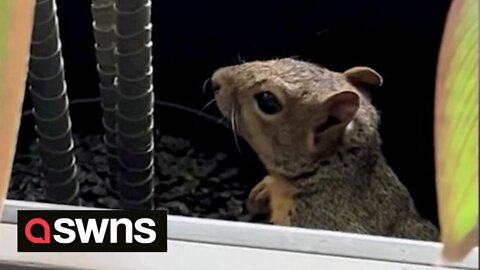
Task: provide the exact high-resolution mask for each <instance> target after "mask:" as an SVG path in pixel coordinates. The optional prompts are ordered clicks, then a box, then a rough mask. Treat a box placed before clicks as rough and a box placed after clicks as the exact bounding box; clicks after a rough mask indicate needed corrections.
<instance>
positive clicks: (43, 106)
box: [30, 89, 68, 119]
mask: <svg viewBox="0 0 480 270" xmlns="http://www.w3.org/2000/svg"><path fill="white" fill-rule="evenodd" d="M30 93H31V96H32V103H33V106H34V108H35V114H36V115H37V116H38V117H40V118H45V119H50V118H53V117H58V116H59V115H61V114H63V113H64V112H65V111H66V110H67V109H68V98H67V93H66V91H65V89H64V91H63V93H61V94H60V95H59V96H56V97H51V98H46V97H42V96H40V95H39V94H38V93H37V92H35V91H30Z"/></svg>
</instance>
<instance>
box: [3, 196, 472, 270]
mask: <svg viewBox="0 0 480 270" xmlns="http://www.w3.org/2000/svg"><path fill="white" fill-rule="evenodd" d="M20 209H22V210H23V209H25V210H26V209H30V210H35V209H71V210H75V209H76V210H79V209H88V208H80V207H74V206H65V205H57V204H44V203H32V202H23V201H13V200H7V203H6V206H5V211H4V215H3V219H2V222H4V223H2V224H0V243H1V244H0V269H5V270H24V269H25V270H26V269H35V268H22V266H37V268H36V269H42V268H39V267H40V266H41V267H48V269H55V267H57V268H60V269H92V270H96V269H99V270H100V269H101V270H104V269H115V270H117V269H125V270H127V269H142V270H143V269H146V270H147V269H232V270H236V269H242V270H246V269H259V270H260V269H261V270H265V269H275V270H280V269H289V270H294V269H302V270H306V269H328V270H330V269H332V270H337V269H355V270H357V269H366V270H367V269H368V270H377V269H378V270H390V269H392V270H394V269H395V270H397V269H398V270H417V269H418V270H420V269H422V270H423V269H439V270H440V269H478V248H476V249H474V250H473V251H472V252H471V253H470V254H469V256H468V257H467V258H466V259H465V260H464V261H463V262H460V263H452V264H446V265H444V266H443V267H434V266H433V265H434V264H435V263H436V262H438V260H439V258H440V252H441V244H439V243H433V242H423V241H413V240H405V239H394V238H387V237H377V236H369V235H358V234H349V233H339V232H331V231H321V230H309V229H301V228H287V227H280V226H273V225H262V224H251V223H243V222H231V221H222V220H211V219H200V218H190V217H180V216H169V217H168V239H169V241H168V252H167V253H17V251H16V250H17V241H16V235H17V234H16V226H15V223H16V218H17V216H16V213H17V210H20ZM90 209H91V208H90ZM43 269H44V268H43Z"/></svg>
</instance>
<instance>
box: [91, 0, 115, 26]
mask: <svg viewBox="0 0 480 270" xmlns="http://www.w3.org/2000/svg"><path fill="white" fill-rule="evenodd" d="M91 11H92V15H93V21H94V22H95V25H96V26H97V27H98V28H101V29H111V28H112V25H114V24H115V12H114V10H113V3H110V4H106V5H92V6H91Z"/></svg>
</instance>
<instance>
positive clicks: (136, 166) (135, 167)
mask: <svg viewBox="0 0 480 270" xmlns="http://www.w3.org/2000/svg"><path fill="white" fill-rule="evenodd" d="M127 149H128V148H127V147H125V146H124V145H121V144H118V163H119V164H120V166H121V167H122V168H124V169H125V170H127V171H130V172H139V171H143V170H145V169H147V168H149V167H150V166H152V165H153V154H154V147H153V144H152V145H151V146H150V147H149V148H148V149H146V150H141V151H130V150H127Z"/></svg>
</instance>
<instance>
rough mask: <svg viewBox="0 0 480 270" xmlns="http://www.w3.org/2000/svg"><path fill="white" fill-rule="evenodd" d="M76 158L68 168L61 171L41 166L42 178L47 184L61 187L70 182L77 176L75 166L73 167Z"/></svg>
mask: <svg viewBox="0 0 480 270" xmlns="http://www.w3.org/2000/svg"><path fill="white" fill-rule="evenodd" d="M75 160H76V158H75V157H74V160H73V162H72V164H70V166H68V167H65V168H63V169H59V170H57V169H53V168H50V167H48V166H45V165H44V166H43V177H44V178H45V181H46V182H47V183H50V184H52V185H62V184H65V183H68V182H71V181H72V179H74V178H75V177H76V175H77V166H76V165H75Z"/></svg>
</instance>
